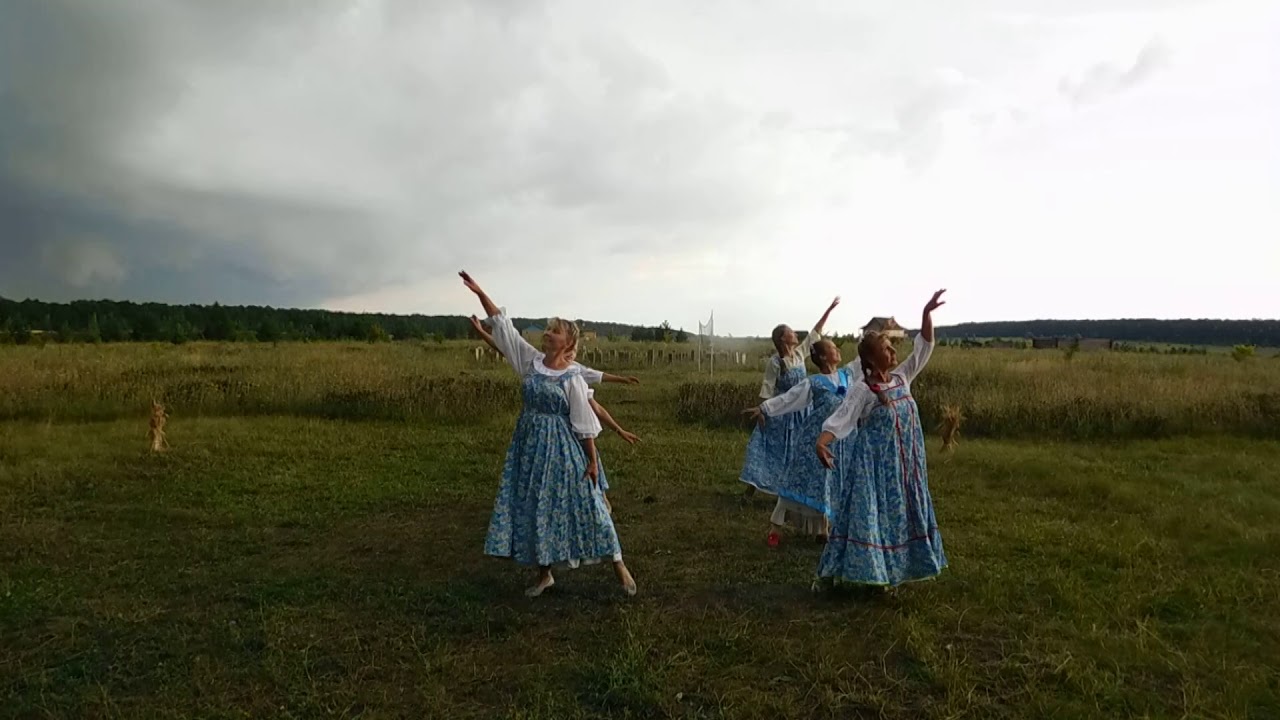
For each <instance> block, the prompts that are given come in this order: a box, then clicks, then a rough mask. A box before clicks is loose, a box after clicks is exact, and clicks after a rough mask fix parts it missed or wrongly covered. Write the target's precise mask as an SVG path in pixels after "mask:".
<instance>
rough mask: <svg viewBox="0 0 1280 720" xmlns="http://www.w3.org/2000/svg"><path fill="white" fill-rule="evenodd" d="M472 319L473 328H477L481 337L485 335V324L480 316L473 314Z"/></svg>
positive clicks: (477, 332)
mask: <svg viewBox="0 0 1280 720" xmlns="http://www.w3.org/2000/svg"><path fill="white" fill-rule="evenodd" d="M470 320H471V329H472V330H475V331H476V334H477V335H479V336H480V337H484V334H485V332H486V331H485V329H484V324H483V323H481V322H480V318H478V317H476V316H475V315H472V316H471V318H470Z"/></svg>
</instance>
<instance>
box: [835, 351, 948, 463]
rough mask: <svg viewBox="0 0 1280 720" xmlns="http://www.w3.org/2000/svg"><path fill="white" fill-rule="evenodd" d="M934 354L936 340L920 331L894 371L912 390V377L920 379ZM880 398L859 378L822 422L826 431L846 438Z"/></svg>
mask: <svg viewBox="0 0 1280 720" xmlns="http://www.w3.org/2000/svg"><path fill="white" fill-rule="evenodd" d="M932 354H933V343H931V342H928V341H926V340H925V339H924V337H923V336H921V335H920V334H919V333H917V334H916V337H915V340H914V341H913V342H912V348H911V355H910V356H909V357H908V358H907V359H906V360H904V361H903V362H902V364H900V365H898V367H896V368H894V369H893V370H892V371H890V373H889V374H890V375H891V376H896V377H897V378H898V379H899V380H900V381H901V382H902V384H903V385H906V386H907V392H910V391H911V381H912V380H915V379H916V376H917V375H919V374H920V371H921V370H923V369H924V366H925V364H926V363H928V362H929V357H930V356H931V355H932ZM878 402H880V399H879V398H877V397H876V394H875V392H873V391H872V390H871V387H870V386H868V385H867V383H865V382H856V383H853V385H852V386H851V387H850V388H849V393H848V394H847V395H845V398H844V402H842V403H840V407H838V408H836V411H835V412H833V413H831V417H829V418H827V420H826V422H824V423H822V430H823V432H829V433H831V434H832V435H835V436H836V439H837V440H843V439H845V438H846V437H849V434H850V433H852V432H853V431H854V430H855V429H857V427H858V425H860V424H861V423H862V421H864V420H866V419H867V416H868V415H870V414H871V411H872V410H873V409H874V408H875V405H876V403H878Z"/></svg>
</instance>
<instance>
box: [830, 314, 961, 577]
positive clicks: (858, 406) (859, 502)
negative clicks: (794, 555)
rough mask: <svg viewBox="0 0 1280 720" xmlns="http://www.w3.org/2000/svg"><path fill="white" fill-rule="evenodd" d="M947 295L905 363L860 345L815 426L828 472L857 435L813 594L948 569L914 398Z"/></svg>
mask: <svg viewBox="0 0 1280 720" xmlns="http://www.w3.org/2000/svg"><path fill="white" fill-rule="evenodd" d="M943 292H945V291H944V290H939V291H938V292H936V293H934V294H933V297H932V298H930V299H929V302H928V303H927V304H926V305H925V306H924V313H923V316H922V318H921V321H920V333H919V334H918V335H916V338H915V342H914V344H913V347H912V348H911V356H910V357H908V358H907V359H906V361H905V362H903V363H902V364H901V365H898V366H897V367H894V365H895V363H896V362H897V354H896V352H895V351H894V348H893V344H892V343H891V342H889V338H887V337H885V336H883V335H880V334H879V333H874V332H869V333H867V334H865V335H864V336H863V338H862V341H861V342H859V343H858V358H859V360H860V362H861V364H862V378H861V380H860V381H859V382H856V383H854V384H853V385H852V386H850V388H849V393H848V394H847V395H846V396H845V399H844V402H842V403H841V404H840V407H839V408H838V409H837V410H836V411H835V412H834V413H832V415H831V417H830V418H828V419H827V420H826V422H824V423H823V425H822V434H821V435H820V436H819V438H818V442H817V446H816V452H817V455H818V457H819V458H820V459H821V460H822V463H823V464H824V465H826V466H827V467H833V466H835V464H836V463H835V453H834V452H833V451H832V447H831V446H832V444H833V443H835V442H836V441H838V440H840V439H842V438H846V437H848V436H849V435H850V434H851V433H852V432H853V431H854V429H855V428H856V429H857V432H858V435H857V437H856V438H855V439H854V441H853V447H852V449H851V451H850V461H849V467H848V470H847V471H846V472H845V473H844V474H843V476H842V478H841V483H840V489H839V492H838V497H837V500H836V506H835V516H834V521H833V522H832V525H831V535H830V537H829V539H828V542H827V547H826V548H825V549H824V550H823V553H822V559H821V560H820V561H819V562H818V582H819V586H821V585H825V584H830V583H832V582H834V581H836V580H839V581H843V582H848V583H853V584H859V585H878V586H884V587H896V586H898V585H901V584H902V583H905V582H912V581H914V580H926V579H929V578H933V577H936V576H937V575H938V574H939V573H941V572H942V569H943V568H945V567H946V566H947V556H946V554H945V553H944V552H943V550H942V536H941V535H940V534H939V532H938V521H937V519H936V518H935V517H934V513H933V498H932V496H931V495H930V494H929V473H928V468H927V467H926V464H925V452H924V433H923V431H922V429H921V427H920V413H919V410H918V408H917V407H916V402H915V400H914V399H912V397H911V382H912V381H913V380H915V378H916V376H917V375H918V374H919V373H920V371H921V370H922V369H924V366H925V364H926V363H928V362H929V356H930V355H931V354H932V352H933V311H934V310H936V309H937V308H939V307H941V306H942V305H944V304H945V303H944V301H942V300H939V298H941V297H942V293H943Z"/></svg>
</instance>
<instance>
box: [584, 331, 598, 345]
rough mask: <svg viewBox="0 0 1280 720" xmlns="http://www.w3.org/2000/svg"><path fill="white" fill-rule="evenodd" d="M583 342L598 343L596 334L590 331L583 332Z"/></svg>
mask: <svg viewBox="0 0 1280 720" xmlns="http://www.w3.org/2000/svg"><path fill="white" fill-rule="evenodd" d="M582 340H583V342H595V341H596V334H595V333H594V332H592V331H590V330H583V331H582Z"/></svg>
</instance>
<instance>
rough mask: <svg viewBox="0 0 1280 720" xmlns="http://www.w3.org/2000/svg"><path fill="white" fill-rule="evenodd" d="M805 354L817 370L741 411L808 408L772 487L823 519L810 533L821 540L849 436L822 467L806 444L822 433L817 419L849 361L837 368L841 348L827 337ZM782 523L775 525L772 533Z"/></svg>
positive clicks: (841, 389)
mask: <svg viewBox="0 0 1280 720" xmlns="http://www.w3.org/2000/svg"><path fill="white" fill-rule="evenodd" d="M809 359H810V360H811V361H812V362H813V364H814V365H816V366H817V367H818V372H817V374H814V375H810V376H809V377H808V378H805V379H804V380H801V381H800V382H799V383H797V384H796V386H795V387H793V388H791V389H790V390H788V391H787V392H785V393H783V394H781V395H775V396H774V397H772V398H770V399H768V400H765V401H764V402H763V403H761V404H760V405H758V406H756V407H753V408H749V409H748V410H747V411H746V412H747V414H748V415H750V416H751V417H752V418H753V419H755V420H756V422H757V423H764V422H766V421H767V420H775V419H780V418H782V417H784V416H787V415H790V414H793V413H801V412H806V409H807V412H806V414H805V416H804V418H803V421H802V423H801V425H800V430H799V432H798V433H797V434H796V447H795V451H794V452H793V453H792V454H791V458H790V461H789V463H788V465H787V467H786V469H785V471H784V472H782V473H781V474H779V476H778V481H777V484H776V485H775V489H776V491H777V493H778V498H779V499H782V500H787V501H789V502H793V503H796V504H798V505H801V506H803V507H805V508H807V509H809V510H811V511H813V512H816V513H819V514H820V515H821V517H822V518H823V520H824V522H823V526H822V527H821V528H820V529H819V530H818V531H817V532H815V533H813V534H814V535H816V536H817V537H818V539H819V540H820V541H825V540H826V539H827V529H828V527H829V523H830V519H831V515H832V504H833V502H834V499H835V492H836V490H837V489H838V488H839V477H840V474H841V473H842V472H844V470H845V469H846V468H847V467H848V464H849V449H850V448H851V447H852V445H853V438H852V437H847V438H845V439H843V440H837V441H835V442H834V443H832V453H833V455H834V457H835V467H834V468H827V467H825V466H824V465H823V464H822V461H821V459H820V458H818V456H817V455H816V454H814V453H813V452H809V451H808V449H809V448H812V447H813V446H814V443H816V442H817V441H818V436H819V435H821V434H822V424H823V422H825V421H826V419H827V418H828V417H830V416H831V414H832V413H833V412H835V411H836V409H837V408H839V407H840V403H841V402H842V401H843V400H844V398H845V395H847V394H848V392H849V386H850V385H851V384H852V382H853V379H854V377H855V375H854V371H853V369H852V366H853V363H850V364H849V365H847V366H845V367H840V362H841V358H840V348H839V347H837V346H836V344H835V343H834V342H831V341H830V340H819V341H818V342H816V343H814V344H813V348H812V349H811V350H810V352H809ZM780 530H781V527H780V526H779V524H775V527H774V532H779V531H780Z"/></svg>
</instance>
